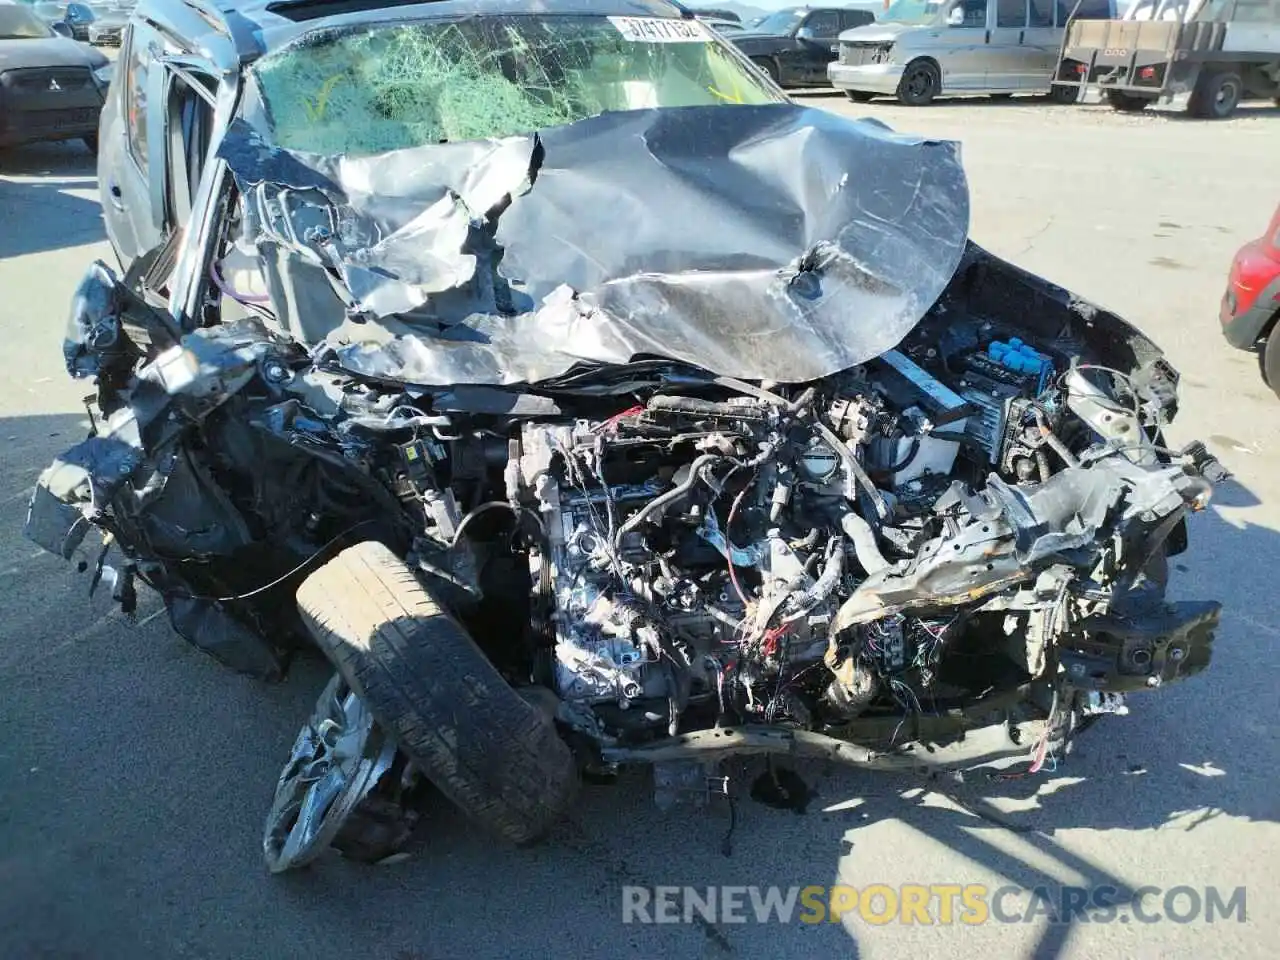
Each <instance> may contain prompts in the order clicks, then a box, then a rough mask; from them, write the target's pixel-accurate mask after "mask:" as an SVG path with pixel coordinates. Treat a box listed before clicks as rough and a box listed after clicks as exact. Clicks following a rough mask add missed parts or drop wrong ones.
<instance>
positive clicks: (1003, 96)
mask: <svg viewBox="0 0 1280 960" xmlns="http://www.w3.org/2000/svg"><path fill="white" fill-rule="evenodd" d="M987 99H988V100H1012V99H1013V94H1012V93H988V94H987Z"/></svg>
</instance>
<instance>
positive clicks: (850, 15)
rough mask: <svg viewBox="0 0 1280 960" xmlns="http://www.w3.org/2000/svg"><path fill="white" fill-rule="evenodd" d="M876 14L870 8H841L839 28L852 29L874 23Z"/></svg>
mask: <svg viewBox="0 0 1280 960" xmlns="http://www.w3.org/2000/svg"><path fill="white" fill-rule="evenodd" d="M875 22H876V16H875V14H874V13H872V12H871V11H870V10H842V11H840V29H841V30H852V29H853V28H854V27H865V26H867V25H868V24H871V23H875Z"/></svg>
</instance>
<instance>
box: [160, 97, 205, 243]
mask: <svg viewBox="0 0 1280 960" xmlns="http://www.w3.org/2000/svg"><path fill="white" fill-rule="evenodd" d="M214 89H215V87H214V84H213V81H212V80H207V79H206V78H203V77H198V76H195V75H193V74H190V73H183V74H181V75H175V76H173V77H172V78H171V82H170V84H169V92H168V99H169V102H168V110H167V111H166V114H167V115H166V123H165V137H166V140H167V142H166V144H165V147H166V149H165V158H166V170H165V219H166V221H167V222H168V225H169V226H171V227H183V226H185V225H186V222H187V220H188V219H189V218H190V216H191V204H192V201H193V200H194V199H195V195H196V190H197V188H198V187H199V186H200V177H201V175H202V174H203V173H204V162H205V156H206V155H207V154H208V152H209V138H210V136H211V133H212V129H213V107H212V105H211V104H210V103H209V101H208V99H207V98H208V97H209V96H211V95H212V94H213V91H214Z"/></svg>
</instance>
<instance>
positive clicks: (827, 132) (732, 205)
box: [221, 104, 969, 386]
mask: <svg viewBox="0 0 1280 960" xmlns="http://www.w3.org/2000/svg"><path fill="white" fill-rule="evenodd" d="M221 155H222V156H223V157H224V158H225V159H226V160H227V162H228V165H229V166H230V168H231V170H232V172H233V174H234V175H235V177H236V179H237V181H238V184H239V186H240V187H241V190H242V191H243V192H244V194H245V197H246V225H247V231H246V232H247V233H248V239H249V240H251V241H252V242H254V243H256V244H257V246H258V249H259V250H260V251H265V250H272V249H273V250H274V251H275V252H277V253H278V251H280V250H284V251H286V253H287V254H288V255H290V256H293V257H296V258H299V259H300V260H301V261H302V262H304V263H309V264H312V265H317V266H320V267H322V268H323V271H324V272H323V273H321V272H319V271H313V272H312V274H311V276H319V277H320V278H322V279H321V281H319V282H323V278H324V276H325V274H327V275H328V277H329V280H330V282H331V283H332V285H333V286H334V288H335V289H336V290H338V291H339V295H340V296H341V297H342V298H343V299H344V300H345V301H346V303H347V308H348V311H349V314H350V315H351V316H352V318H353V319H354V320H355V321H356V322H347V323H344V324H342V325H340V326H338V327H336V328H335V329H332V330H331V331H329V332H327V333H326V334H325V336H324V337H323V342H321V343H319V344H310V345H311V346H318V347H320V348H321V350H322V351H325V350H327V351H330V353H331V355H333V356H335V357H336V358H337V359H338V360H339V362H340V363H341V364H342V365H344V366H345V367H346V368H348V369H350V370H352V371H353V372H356V373H362V374H366V375H369V376H376V377H379V378H385V379H392V380H397V381H402V382H405V383H412V384H420V385H424V386H435V385H446V384H508V383H520V382H525V383H535V382H539V381H544V380H548V379H551V378H554V377H557V376H560V375H562V374H564V373H566V372H567V371H569V370H570V369H571V368H572V367H574V366H576V365H578V364H582V363H588V364H591V363H599V364H618V363H627V362H630V361H632V360H635V359H639V358H646V357H649V358H665V359H670V360H675V361H680V362H684V363H688V364H692V365H694V366H697V367H701V368H703V369H706V370H709V371H712V372H714V373H718V374H722V375H728V376H735V377H742V378H748V379H756V380H775V381H780V382H802V381H807V380H811V379H816V378H818V377H823V376H827V375H830V374H832V373H835V372H837V371H839V370H842V369H845V368H847V367H850V366H853V365H855V364H858V363H862V362H865V361H866V360H869V359H871V358H873V357H875V356H878V355H879V354H881V353H883V352H884V351H885V350H887V349H889V348H891V347H893V346H894V345H895V344H897V343H898V341H899V340H901V339H902V337H903V336H905V335H906V334H907V333H908V332H909V331H910V330H911V329H912V327H914V326H915V324H916V323H917V321H918V320H919V319H920V318H921V317H922V316H923V314H924V313H925V311H926V310H928V309H929V307H930V306H931V305H932V304H933V303H934V301H935V300H936V299H937V298H938V296H939V295H940V294H941V292H942V290H943V289H944V287H945V286H946V285H947V283H948V281H949V280H950V279H951V277H952V275H953V273H954V272H955V270H956V267H957V265H958V264H959V262H960V258H961V256H962V254H963V252H964V246H965V239H966V235H967V232H968V219H969V202H968V190H967V186H966V183H965V177H964V173H963V170H962V168H961V166H960V160H959V151H958V147H957V146H956V145H955V144H953V143H948V142H940V141H931V140H924V139H920V138H916V137H907V136H902V135H898V134H895V133H893V132H892V131H890V130H889V129H888V128H886V127H884V126H883V125H881V124H879V123H876V122H874V121H869V120H862V121H850V120H846V119H844V118H841V117H838V116H836V115H834V114H831V113H828V112H826V111H822V110H814V109H809V108H803V107H799V106H796V105H793V104H774V105H767V106H759V107H747V106H739V107H733V108H726V107H711V108H708V107H689V108H675V109H672V108H666V109H658V110H639V111H630V112H624V113H612V114H605V115H602V116H598V117H594V118H592V119H588V120H583V121H580V122H578V123H574V124H570V125H568V126H563V127H556V128H551V129H547V130H543V131H541V132H539V133H537V134H531V135H528V136H523V137H512V138H505V139H502V140H491V141H473V142H466V143H456V144H441V145H435V146H426V147H419V148H413V149H408V150H400V151H395V152H392V153H387V154H381V155H377V156H372V157H367V158H350V157H328V156H318V155H313V154H302V153H297V152H291V151H287V150H284V149H281V148H278V147H275V146H273V145H271V144H269V143H268V142H267V141H266V139H265V138H264V137H263V136H262V135H261V134H260V133H259V132H258V131H257V130H255V129H254V128H253V127H250V126H249V125H248V124H246V123H243V122H239V121H238V122H237V123H236V124H235V125H233V128H232V129H231V131H229V133H228V136H227V137H226V138H225V139H224V142H223V145H222V147H221ZM262 262H263V265H264V269H265V270H266V271H267V274H268V284H269V286H272V285H273V284H275V285H276V286H272V288H273V289H278V284H279V283H280V279H279V277H275V278H274V280H273V277H272V271H273V269H275V268H274V267H273V264H276V263H278V262H279V257H278V256H274V255H272V256H268V255H264V256H263V257H262Z"/></svg>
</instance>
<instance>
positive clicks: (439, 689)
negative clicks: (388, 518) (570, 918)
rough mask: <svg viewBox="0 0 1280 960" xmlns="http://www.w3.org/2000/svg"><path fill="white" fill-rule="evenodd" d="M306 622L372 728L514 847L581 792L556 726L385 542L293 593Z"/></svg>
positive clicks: (349, 555)
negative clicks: (392, 741)
mask: <svg viewBox="0 0 1280 960" xmlns="http://www.w3.org/2000/svg"><path fill="white" fill-rule="evenodd" d="M297 601H298V610H299V611H300V612H301V614H302V619H303V622H304V623H305V624H306V625H307V628H308V630H309V631H310V632H311V634H312V636H313V637H314V638H315V641H316V643H317V644H318V645H319V647H320V648H321V649H322V650H323V651H324V652H325V654H326V655H327V656H328V657H329V659H330V660H331V661H333V664H334V666H336V667H337V669H338V672H339V673H341V674H342V676H343V678H344V679H345V680H346V681H347V682H348V683H349V684H350V685H351V689H352V690H353V691H355V693H356V694H357V696H359V697H360V698H361V699H362V700H363V701H364V702H365V703H366V704H367V705H368V708H369V711H370V712H371V713H372V714H373V716H374V718H375V719H377V721H378V722H379V723H380V724H381V725H382V727H383V728H384V729H385V730H387V731H389V732H390V733H391V735H392V736H393V737H395V739H396V741H397V743H398V744H399V746H400V749H402V750H403V751H404V752H405V753H406V754H408V756H409V758H410V759H411V760H413V762H414V763H415V764H416V765H417V766H418V768H419V769H420V770H421V771H422V772H423V774H424V775H425V776H426V777H427V779H429V780H430V781H431V782H432V783H434V784H435V786H436V787H437V788H438V789H439V790H440V792H441V793H443V794H444V795H445V796H447V797H448V798H449V799H450V800H452V801H453V802H454V803H456V804H457V805H458V806H459V807H461V808H462V810H463V811H464V812H465V813H467V814H468V815H469V816H470V817H471V818H472V819H474V820H476V821H477V822H478V823H480V824H482V825H483V826H485V827H487V828H489V829H490V830H492V831H494V832H495V833H497V834H499V835H501V836H503V837H505V838H506V839H508V840H511V841H513V842H515V843H527V842H530V841H533V840H536V839H538V838H539V837H541V836H542V835H543V834H545V833H546V832H547V831H548V830H549V829H550V827H551V825H552V824H553V823H554V822H555V821H556V819H557V818H558V817H559V816H560V815H561V814H562V813H564V812H565V810H566V809H567V808H568V806H569V804H570V802H571V801H572V799H573V797H574V794H575V792H576V789H577V783H578V774H577V767H576V765H575V763H574V759H573V755H572V754H571V753H570V752H569V748H568V747H567V746H566V745H565V743H564V741H562V740H561V739H560V738H559V736H558V735H557V733H556V729H555V725H554V724H553V723H552V722H551V720H550V719H549V718H548V717H547V716H546V715H545V714H544V713H543V712H541V711H540V710H538V709H537V708H535V707H534V706H531V705H530V704H529V703H528V702H526V701H525V700H524V698H522V697H521V696H520V695H519V694H518V693H516V691H515V690H513V689H512V688H511V687H510V686H508V685H507V683H506V681H505V680H503V678H502V676H501V675H500V674H499V673H498V671H497V670H496V669H495V668H494V666H493V664H491V663H490V662H489V660H488V658H487V657H486V656H485V655H484V653H483V652H481V650H480V648H479V647H477V646H476V644H475V642H474V641H473V640H472V639H471V637H469V636H468V635H467V632H466V631H465V630H464V629H463V628H462V627H461V626H460V625H459V624H458V622H457V621H455V620H454V619H453V618H452V617H451V616H449V614H448V613H447V612H445V610H444V609H442V608H441V606H440V605H439V604H438V603H437V602H436V601H435V599H434V598H433V597H432V596H431V595H430V594H429V593H428V592H427V591H426V589H425V588H424V587H423V586H422V584H421V583H419V582H418V579H417V578H416V577H415V576H414V575H413V571H412V570H410V569H409V567H408V566H407V565H406V564H405V563H404V562H403V561H401V560H400V559H399V558H398V557H396V555H395V554H393V553H392V552H391V551H390V550H389V549H388V548H387V547H385V546H383V545H382V544H381V543H376V542H372V541H367V542H365V543H359V544H356V545H355V546H354V547H350V548H349V549H347V550H344V551H343V552H342V553H340V554H338V555H337V556H336V557H334V558H333V559H332V560H330V561H329V562H328V563H326V564H325V565H324V566H323V567H321V568H320V569H319V570H317V571H316V572H315V573H313V574H311V576H309V577H307V579H306V580H305V581H304V582H303V584H302V586H301V587H299V588H298V595H297Z"/></svg>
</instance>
